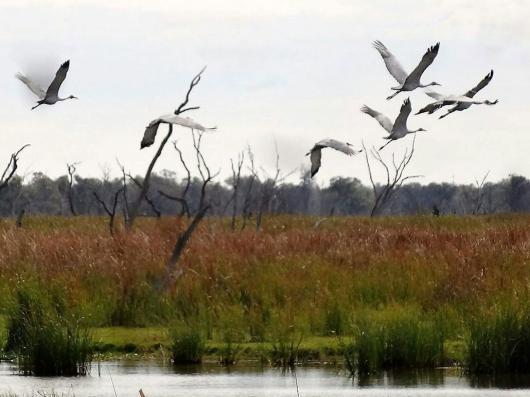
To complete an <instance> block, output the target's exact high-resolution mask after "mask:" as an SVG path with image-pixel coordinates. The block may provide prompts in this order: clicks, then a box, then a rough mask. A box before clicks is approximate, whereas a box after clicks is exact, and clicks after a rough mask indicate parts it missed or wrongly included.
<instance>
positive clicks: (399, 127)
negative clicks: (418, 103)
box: [361, 98, 427, 150]
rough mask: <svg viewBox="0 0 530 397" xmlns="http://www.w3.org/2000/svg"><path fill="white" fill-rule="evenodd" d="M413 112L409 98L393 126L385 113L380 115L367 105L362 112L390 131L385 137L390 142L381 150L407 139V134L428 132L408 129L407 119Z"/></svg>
mask: <svg viewBox="0 0 530 397" xmlns="http://www.w3.org/2000/svg"><path fill="white" fill-rule="evenodd" d="M411 111H412V105H411V104H410V99H409V98H407V99H405V101H404V102H403V105H401V110H400V111H399V115H398V116H397V118H396V121H395V122H394V123H393V124H392V121H391V120H390V119H389V118H388V117H387V116H385V115H384V114H383V113H380V112H378V111H377V110H374V109H372V108H370V107H368V106H366V105H363V107H362V108H361V112H363V113H366V114H368V115H370V116H372V117H373V118H374V119H376V120H377V121H378V122H379V124H381V127H383V128H384V129H385V130H387V131H388V134H389V135H388V136H386V137H384V139H388V140H389V141H388V142H387V143H385V144H384V145H383V146H381V147H380V148H379V150H382V149H383V148H384V147H385V146H386V145H388V144H389V143H390V142H392V141H395V140H397V139H400V138H403V137H405V136H406V135H407V134H414V133H415V132H419V131H427V130H424V129H423V128H418V129H417V130H413V131H412V130H409V129H408V127H407V119H408V117H409V115H410V112H411Z"/></svg>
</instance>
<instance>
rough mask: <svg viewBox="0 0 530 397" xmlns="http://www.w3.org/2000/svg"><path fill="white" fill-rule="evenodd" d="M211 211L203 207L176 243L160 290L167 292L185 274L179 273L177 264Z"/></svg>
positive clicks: (160, 284) (160, 283)
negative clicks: (195, 232) (174, 281)
mask: <svg viewBox="0 0 530 397" xmlns="http://www.w3.org/2000/svg"><path fill="white" fill-rule="evenodd" d="M209 209H210V206H209V205H207V206H205V207H203V208H202V209H201V210H199V212H197V213H196V214H195V216H194V217H193V220H192V221H191V223H190V224H189V226H188V227H187V228H186V230H185V231H184V233H182V234H181V235H180V236H179V238H178V239H177V242H176V243H175V247H174V248H173V252H172V254H171V257H170V258H169V260H168V262H167V264H166V272H165V275H164V277H163V279H162V280H161V281H160V282H159V287H158V288H159V289H160V290H165V289H167V288H168V286H169V285H170V283H171V281H172V280H175V279H177V278H178V277H180V276H181V275H182V273H183V271H182V270H181V271H179V272H177V271H176V270H177V264H178V261H179V259H180V256H181V255H182V252H183V251H184V248H186V245H187V244H188V241H189V239H190V238H191V235H192V234H193V232H194V231H195V229H196V228H197V226H198V225H199V223H200V222H201V221H202V219H203V218H204V216H205V215H206V212H208V210H209Z"/></svg>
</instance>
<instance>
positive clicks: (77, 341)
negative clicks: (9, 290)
mask: <svg viewBox="0 0 530 397" xmlns="http://www.w3.org/2000/svg"><path fill="white" fill-rule="evenodd" d="M93 347H94V344H93V342H92V338H91V335H90V332H89V330H88V328H87V327H86V326H85V325H83V324H82V323H81V321H80V320H79V319H77V318H74V317H72V316H70V315H68V314H67V313H65V310H64V307H62V306H61V303H60V301H56V300H54V299H52V300H51V301H50V300H49V297H47V296H43V295H38V294H35V293H34V292H32V291H31V289H30V288H27V287H22V288H21V289H19V290H18V291H17V295H16V302H15V304H14V307H13V308H12V310H11V313H10V316H9V318H8V327H7V343H6V350H7V351H10V352H12V353H13V354H14V355H15V357H16V359H17V362H18V366H19V370H20V371H21V372H22V373H24V374H31V375H37V376H77V375H86V374H87V373H88V372H89V370H90V361H91V358H92V352H93Z"/></svg>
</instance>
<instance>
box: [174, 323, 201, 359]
mask: <svg viewBox="0 0 530 397" xmlns="http://www.w3.org/2000/svg"><path fill="white" fill-rule="evenodd" d="M170 338H171V355H172V360H173V364H198V363H201V362H202V356H203V355H204V350H205V346H206V343H205V340H204V337H203V335H202V333H201V332H200V330H199V328H198V327H197V326H194V325H191V326H190V325H188V326H177V327H174V328H172V329H171V330H170Z"/></svg>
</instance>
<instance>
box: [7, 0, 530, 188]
mask: <svg viewBox="0 0 530 397" xmlns="http://www.w3.org/2000/svg"><path fill="white" fill-rule="evenodd" d="M529 20H530V5H529V4H528V2H527V1H524V0H519V1H518V0H506V1H498V0H482V1H463V0H445V1H444V0H439V1H436V2H426V1H413V0H401V1H376V0H371V1H352V0H348V1H341V0H326V1H322V0H300V1H286V0H268V1H260V2H258V1H248V0H235V1H234V0H231V1H230V0H227V1H224V2H219V1H214V0H209V1H200V0H195V1H156V0H150V1H144V0H123V1H121V0H104V1H80V0H77V1H69V0H54V1H23V0H16V1H15V0H2V1H1V2H0V26H2V33H1V34H0V48H1V51H0V79H1V81H2V84H1V87H2V90H0V101H1V104H2V106H1V107H0V115H1V120H2V121H1V144H0V159H4V161H5V160H7V158H8V156H9V154H10V153H11V152H12V151H13V150H15V149H16V148H17V147H19V146H21V145H22V144H25V143H31V144H32V146H31V148H30V150H28V151H27V153H24V155H23V157H22V160H21V171H22V172H30V171H31V172H33V171H42V172H45V173H47V174H49V175H51V176H58V175H61V174H64V173H65V163H67V162H74V161H77V162H81V165H80V166H79V172H80V174H82V175H85V176H87V175H91V176H101V172H102V171H101V170H102V169H105V168H110V169H111V170H112V172H113V173H117V171H118V169H117V167H116V159H117V158H118V159H119V160H120V161H121V162H122V163H123V164H125V166H126V167H127V168H128V169H130V170H131V171H132V173H135V174H136V173H138V174H143V172H144V171H145V168H146V167H147V164H148V162H149V160H150V158H151V157H152V155H153V152H154V151H155V150H156V148H155V147H154V146H153V147H151V148H149V149H144V150H142V151H139V143H140V140H141V137H142V134H143V129H144V127H145V125H146V124H147V123H148V122H149V121H150V120H152V119H153V118H155V117H156V116H158V115H161V114H163V113H167V112H171V111H172V110H174V109H175V107H176V106H177V105H178V104H179V103H180V101H181V100H182V98H183V96H184V94H185V91H186V89H187V86H188V84H189V81H190V79H191V78H192V77H193V75H194V74H195V73H196V72H197V71H198V70H200V69H201V68H202V66H204V65H208V68H207V70H206V72H205V74H204V78H203V80H202V81H201V83H200V85H199V86H198V87H197V88H196V90H195V91H194V92H193V96H192V104H194V105H200V106H201V109H200V110H198V111H196V112H193V113H191V112H190V113H189V114H188V115H189V116H191V117H193V118H194V119H196V120H197V121H199V122H200V123H202V124H204V125H207V126H210V125H217V126H218V131H217V132H216V133H215V134H211V135H209V136H207V137H206V138H205V141H204V142H205V146H206V154H207V159H208V161H209V163H210V164H211V166H212V168H214V169H217V168H220V169H221V170H222V172H223V174H222V175H223V177H224V176H227V175H228V173H229V170H230V162H229V159H230V158H231V157H236V156H237V153H238V151H240V150H242V149H244V148H245V147H246V145H247V144H248V145H251V146H252V148H253V149H254V151H255V154H256V162H257V163H259V164H261V165H263V166H264V167H266V168H270V167H272V166H273V164H274V159H275V155H274V141H275V140H276V142H277V144H278V148H279V152H280V158H281V166H282V168H283V169H284V170H285V171H288V170H289V171H290V170H292V169H294V168H297V167H301V166H307V165H308V158H307V157H304V154H305V153H306V152H307V151H308V150H309V149H310V148H311V146H312V145H313V143H314V142H315V141H317V140H320V139H322V138H325V137H333V138H336V139H340V140H344V141H347V142H351V143H352V144H354V145H355V146H360V144H361V141H363V140H364V142H365V144H366V145H367V146H370V145H376V146H380V145H381V144H382V143H383V140H382V136H383V135H384V133H385V131H384V130H383V129H382V128H381V127H380V126H379V124H377V122H376V121H375V120H373V119H371V118H370V117H368V116H367V115H365V114H363V113H361V112H360V111H359V108H360V106H362V105H363V104H367V105H369V106H371V107H373V108H375V109H378V110H380V111H382V112H384V113H385V114H387V115H388V116H389V117H390V118H391V119H394V118H395V117H396V115H397V113H398V112H399V108H400V106H401V103H402V101H403V100H404V99H405V98H406V97H407V96H409V95H410V98H411V101H412V105H413V110H417V109H418V108H419V107H420V106H423V105H425V104H427V103H428V102H429V101H430V100H429V98H428V97H427V96H426V95H425V94H424V93H423V92H421V91H420V90H416V91H414V92H412V93H402V94H400V95H398V96H397V97H396V98H394V99H393V100H392V101H387V100H386V99H385V98H386V97H387V96H388V95H389V94H390V89H389V88H390V87H391V86H394V85H395V81H394V80H393V79H392V78H391V76H390V75H389V74H388V72H387V71H386V69H385V67H384V64H383V62H382V59H381V58H380V56H379V54H378V53H377V51H376V50H374V49H373V48H372V47H371V42H372V41H373V40H375V39H379V40H381V41H383V43H385V44H386V46H387V47H388V48H389V49H390V50H391V51H392V52H393V53H394V54H395V55H396V56H397V57H398V59H400V61H401V63H402V64H403V66H404V67H405V68H406V69H407V70H412V69H413V68H414V67H415V66H416V64H417V63H418V62H419V60H420V58H421V56H422V54H423V53H424V52H425V50H426V49H427V47H428V46H430V45H433V44H434V43H436V42H438V41H439V42H440V43H441V44H440V51H439V53H438V57H437V58H436V60H435V61H434V63H433V64H432V66H431V67H429V69H427V71H426V72H425V74H424V80H425V81H428V82H430V81H433V80H435V81H437V82H439V83H441V84H442V87H439V90H440V91H441V92H443V93H448V94H449V93H450V94H461V93H464V92H466V91H467V90H468V89H470V88H472V87H473V86H474V85H476V83H477V82H478V81H479V80H480V79H482V78H483V77H484V76H485V75H486V74H487V73H488V71H489V70H490V69H494V70H495V76H494V78H493V80H492V82H491V83H490V85H489V86H488V87H487V88H485V89H484V90H483V91H481V92H480V94H478V95H477V96H476V98H480V99H496V98H499V103H498V104H497V105H496V106H491V107H490V106H474V107H472V108H470V109H468V110H466V111H464V112H458V113H454V114H452V115H451V116H449V117H447V118H445V119H443V120H438V118H437V117H433V116H428V115H420V116H411V118H410V119H409V123H408V124H409V127H410V128H412V129H416V128H419V127H423V128H425V129H427V130H428V132H425V133H421V135H420V134H418V136H417V140H416V156H415V159H414V160H413V163H412V164H411V166H410V172H411V173H413V174H422V175H424V178H423V179H422V181H423V182H424V183H426V182H430V181H449V182H452V181H455V182H458V183H467V182H472V181H474V179H475V178H479V177H481V176H482V175H484V174H485V173H486V172H487V171H488V170H490V171H491V172H490V180H492V181H493V180H499V179H501V178H503V177H506V176H507V175H508V174H510V173H518V174H523V175H527V176H530V155H529V153H528V148H530V129H529V128H528V122H527V117H528V112H529V110H530V106H529V102H528V99H527V96H528V92H530V79H529V78H528V70H529V67H530V23H529ZM66 59H70V60H71V65H70V71H69V74H68V77H67V79H66V81H65V83H64V84H63V86H62V88H61V93H62V95H63V96H67V95H70V94H74V95H76V96H78V97H79V98H80V100H79V101H66V102H62V103H59V104H57V105H54V106H41V107H39V108H38V109H36V110H34V111H31V110H30V108H31V107H32V106H33V105H34V100H35V98H34V97H33V96H32V94H31V93H30V92H29V91H28V90H27V89H26V88H25V87H24V86H23V85H22V84H21V83H20V82H19V81H17V80H16V79H14V78H13V75H14V74H15V73H16V72H17V71H21V72H23V73H27V74H28V75H35V76H36V77H37V78H38V79H40V80H41V81H43V85H45V84H48V83H49V81H51V79H52V78H53V75H54V73H55V71H56V69H57V67H58V66H59V64H60V63H61V62H63V61H65V60H66ZM189 134H190V133H189V131H188V130H186V129H184V128H175V134H174V137H175V138H178V139H179V140H180V142H181V145H182V147H183V149H184V150H185V151H187V152H188V153H190V152H191V149H192V146H191V144H190V142H189ZM158 138H159V139H160V138H161V136H159V137H158ZM157 142H158V140H157ZM410 143H411V137H407V138H406V139H403V140H401V141H398V142H395V143H392V144H391V145H390V146H389V147H388V148H387V149H385V151H387V153H386V156H389V155H390V154H391V153H392V151H394V152H396V154H399V153H401V152H402V151H403V150H404V149H405V148H406V147H407V146H409V145H410ZM392 146H393V147H394V148H393V149H391V148H392ZM389 149H390V150H389ZM322 160H323V161H322V163H323V165H322V168H321V171H320V172H319V174H318V175H317V177H316V179H317V181H318V182H319V183H320V184H322V185H325V184H327V183H328V181H329V179H330V178H331V177H333V176H338V175H342V176H351V177H358V178H360V179H361V180H363V181H365V182H366V181H367V172H366V166H365V163H364V159H363V158H362V157H356V158H348V157H346V156H344V155H342V154H341V153H338V152H334V151H331V150H328V151H325V152H324V153H323V159H322ZM0 162H2V161H0ZM177 167H178V163H177V161H176V157H175V154H174V151H173V150H172V148H170V147H168V148H167V150H166V152H165V153H164V155H163V157H162V158H161V160H160V162H159V164H158V167H157V169H158V170H161V169H164V168H167V169H173V170H177ZM298 175H299V173H298V172H297V173H296V177H295V179H297V178H298Z"/></svg>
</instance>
